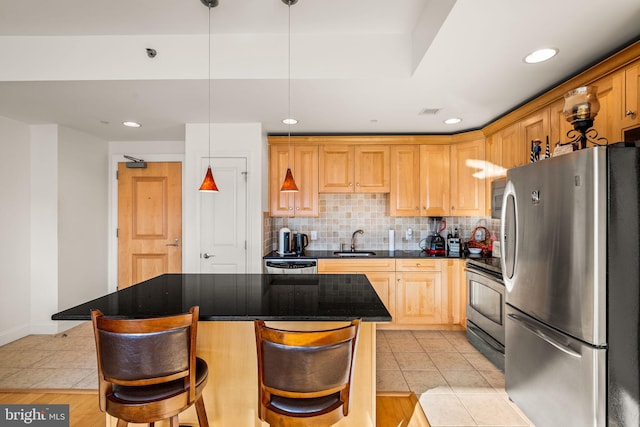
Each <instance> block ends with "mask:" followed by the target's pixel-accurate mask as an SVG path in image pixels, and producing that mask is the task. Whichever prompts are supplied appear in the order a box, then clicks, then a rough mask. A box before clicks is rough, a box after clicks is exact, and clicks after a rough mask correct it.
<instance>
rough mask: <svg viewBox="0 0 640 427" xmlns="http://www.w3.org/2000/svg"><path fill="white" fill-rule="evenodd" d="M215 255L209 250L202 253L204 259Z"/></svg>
mask: <svg viewBox="0 0 640 427" xmlns="http://www.w3.org/2000/svg"><path fill="white" fill-rule="evenodd" d="M214 256H215V255H214V254H210V253H208V252H205V253H203V254H202V258H204V259H209V258H213V257H214Z"/></svg>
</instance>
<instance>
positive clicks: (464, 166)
mask: <svg viewBox="0 0 640 427" xmlns="http://www.w3.org/2000/svg"><path fill="white" fill-rule="evenodd" d="M479 161H480V162H483V161H484V138H482V139H478V140H474V141H469V142H462V143H458V144H453V145H452V146H451V215H454V216H482V215H484V213H485V211H484V204H485V194H484V193H485V179H484V178H483V177H482V178H481V177H476V176H474V174H475V173H476V172H477V169H476V168H475V167H474V166H473V165H474V164H478V162H479Z"/></svg>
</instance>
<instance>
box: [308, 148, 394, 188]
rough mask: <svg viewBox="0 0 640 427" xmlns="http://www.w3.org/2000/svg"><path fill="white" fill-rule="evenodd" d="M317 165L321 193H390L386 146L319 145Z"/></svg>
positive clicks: (387, 150) (387, 149)
mask: <svg viewBox="0 0 640 427" xmlns="http://www.w3.org/2000/svg"><path fill="white" fill-rule="evenodd" d="M319 165H320V166H319V167H320V176H319V181H320V183H319V191H320V192H323V193H388V192H389V146H388V145H383V144H372V145H322V146H321V147H320V161H319Z"/></svg>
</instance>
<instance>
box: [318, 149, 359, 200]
mask: <svg viewBox="0 0 640 427" xmlns="http://www.w3.org/2000/svg"><path fill="white" fill-rule="evenodd" d="M353 155H354V154H353V146H351V145H322V146H320V173H319V174H320V185H319V191H320V192H321V193H352V192H353V181H354V177H353Z"/></svg>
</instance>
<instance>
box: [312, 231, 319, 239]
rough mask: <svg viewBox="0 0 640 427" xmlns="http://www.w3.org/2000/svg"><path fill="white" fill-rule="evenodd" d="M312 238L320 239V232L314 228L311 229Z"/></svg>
mask: <svg viewBox="0 0 640 427" xmlns="http://www.w3.org/2000/svg"><path fill="white" fill-rule="evenodd" d="M311 240H318V232H317V231H315V230H313V231H311Z"/></svg>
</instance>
